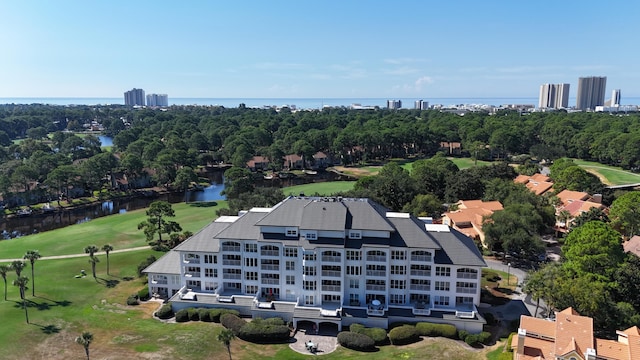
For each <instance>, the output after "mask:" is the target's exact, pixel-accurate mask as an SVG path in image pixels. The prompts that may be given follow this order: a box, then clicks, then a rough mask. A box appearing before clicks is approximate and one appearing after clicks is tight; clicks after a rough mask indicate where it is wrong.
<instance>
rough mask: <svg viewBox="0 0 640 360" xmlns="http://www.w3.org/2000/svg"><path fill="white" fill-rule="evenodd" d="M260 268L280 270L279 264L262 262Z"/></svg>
mask: <svg viewBox="0 0 640 360" xmlns="http://www.w3.org/2000/svg"><path fill="white" fill-rule="evenodd" d="M260 270H272V271H280V265H272V264H262V265H260Z"/></svg>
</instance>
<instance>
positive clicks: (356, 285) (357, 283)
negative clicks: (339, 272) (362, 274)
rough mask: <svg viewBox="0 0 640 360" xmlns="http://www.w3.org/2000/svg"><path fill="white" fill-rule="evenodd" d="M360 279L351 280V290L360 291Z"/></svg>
mask: <svg viewBox="0 0 640 360" xmlns="http://www.w3.org/2000/svg"><path fill="white" fill-rule="evenodd" d="M359 288H360V279H349V289H359Z"/></svg>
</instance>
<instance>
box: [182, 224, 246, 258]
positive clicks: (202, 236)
mask: <svg viewBox="0 0 640 360" xmlns="http://www.w3.org/2000/svg"><path fill="white" fill-rule="evenodd" d="M227 218H232V217H223V218H221V219H220V218H219V219H218V220H216V221H214V222H212V223H210V224H209V225H207V226H205V227H203V228H202V229H200V231H198V232H197V233H195V234H193V236H191V237H190V238H188V239H187V240H185V241H184V242H182V243H181V244H179V245H178V246H176V247H175V248H173V250H176V251H201V252H212V251H213V252H217V251H219V249H220V242H219V241H218V240H217V239H214V237H215V236H216V235H217V234H218V233H220V232H221V231H222V230H224V229H226V228H227V227H228V226H230V225H231V224H232V222H230V221H223V220H225V219H227ZM233 218H236V219H237V217H233Z"/></svg>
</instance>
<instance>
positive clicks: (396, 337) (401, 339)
mask: <svg viewBox="0 0 640 360" xmlns="http://www.w3.org/2000/svg"><path fill="white" fill-rule="evenodd" d="M389 340H391V343H392V344H393V345H406V344H411V343H414V342H416V341H418V340H420V336H419V335H418V330H416V327H415V326H413V325H402V326H400V327H397V328H394V329H393V330H391V331H389Z"/></svg>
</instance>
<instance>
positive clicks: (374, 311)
mask: <svg viewBox="0 0 640 360" xmlns="http://www.w3.org/2000/svg"><path fill="white" fill-rule="evenodd" d="M367 315H369V316H384V309H382V308H372V307H368V308H367Z"/></svg>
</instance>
